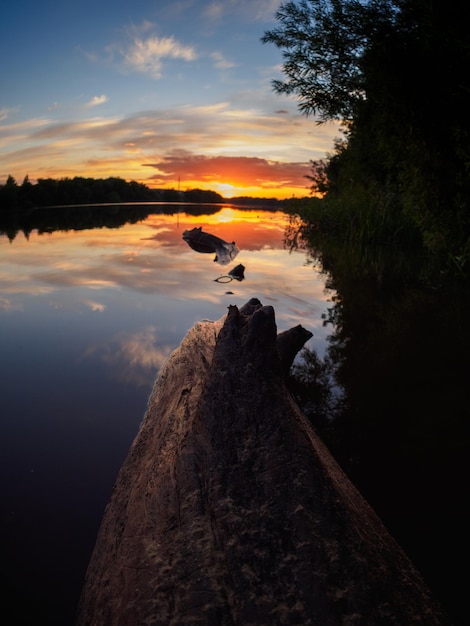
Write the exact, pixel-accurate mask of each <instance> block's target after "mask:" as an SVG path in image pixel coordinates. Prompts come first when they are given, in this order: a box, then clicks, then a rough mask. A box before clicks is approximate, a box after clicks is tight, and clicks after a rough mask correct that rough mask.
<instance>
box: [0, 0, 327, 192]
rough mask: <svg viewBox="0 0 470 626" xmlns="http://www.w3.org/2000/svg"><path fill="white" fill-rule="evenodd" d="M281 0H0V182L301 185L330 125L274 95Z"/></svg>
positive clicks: (252, 188)
mask: <svg viewBox="0 0 470 626" xmlns="http://www.w3.org/2000/svg"><path fill="white" fill-rule="evenodd" d="M279 5H280V2H279V0H224V1H223V2H222V1H204V0H181V1H178V0H177V1H158V0H153V1H150V0H135V1H134V2H130V1H128V0H127V1H126V0H113V2H110V1H108V0H95V1H92V0H82V1H81V2H80V3H77V2H71V1H68V0H61V1H60V2H59V1H58V0H52V1H50V2H48V3H39V2H37V0H36V1H34V2H33V1H32V0H16V1H15V3H9V4H7V5H5V6H3V7H2V20H1V23H0V53H1V58H2V59H3V60H4V63H3V66H2V74H1V89H0V183H3V182H4V181H5V179H6V177H7V176H8V175H12V176H14V177H15V179H16V180H17V182H18V183H21V182H22V180H23V178H24V177H25V176H26V175H28V176H29V178H30V180H31V181H32V182H35V181H36V180H37V179H38V178H48V177H52V178H62V177H66V176H68V177H73V176H91V177H94V178H105V177H108V176H120V177H122V178H124V179H126V180H137V181H139V182H142V183H144V184H147V185H148V186H150V187H160V188H176V187H177V186H178V185H180V186H181V188H182V189H184V188H193V187H200V188H205V189H213V190H215V191H219V192H220V193H222V195H224V196H225V197H230V196H233V195H254V196H266V197H288V196H291V195H297V196H301V195H307V194H308V189H307V188H308V181H307V180H306V179H305V175H306V174H308V173H309V172H310V167H309V162H310V160H314V159H318V158H321V157H323V156H324V155H325V154H326V153H327V152H329V151H330V150H331V149H332V147H333V140H334V138H335V137H336V136H337V135H338V130H337V128H336V126H334V125H332V124H331V125H322V126H318V125H317V124H316V122H315V119H314V118H305V117H304V116H302V115H300V114H299V112H298V109H297V106H296V102H295V99H294V98H288V97H285V96H278V95H276V94H275V93H274V92H273V90H272V80H273V79H274V78H282V73H281V66H282V57H281V53H280V51H279V50H277V49H276V48H275V47H274V46H272V45H266V44H262V43H261V41H260V39H261V37H262V35H263V33H264V32H265V31H266V30H267V29H269V28H272V27H273V26H274V25H275V12H276V10H277V8H278V7H279Z"/></svg>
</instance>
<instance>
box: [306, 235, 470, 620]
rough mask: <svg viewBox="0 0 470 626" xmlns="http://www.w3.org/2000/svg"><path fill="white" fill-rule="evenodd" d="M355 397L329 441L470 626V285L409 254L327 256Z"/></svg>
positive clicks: (342, 375)
mask: <svg viewBox="0 0 470 626" xmlns="http://www.w3.org/2000/svg"><path fill="white" fill-rule="evenodd" d="M319 256H320V257H321V262H322V265H323V267H324V268H325V269H326V270H328V281H327V284H328V285H329V286H330V287H331V288H332V290H333V292H334V294H335V295H334V303H333V304H332V306H331V308H330V310H329V316H328V318H329V319H330V320H331V322H332V334H331V336H330V337H329V348H328V350H327V354H328V357H329V358H330V359H331V362H332V363H334V368H335V370H336V377H337V379H338V381H339V383H340V384H341V387H342V389H343V392H344V395H343V396H342V398H341V401H340V402H339V403H337V406H336V407H334V408H335V411H334V413H335V415H336V417H335V419H333V420H331V419H321V413H320V414H318V413H317V414H316V415H312V421H313V422H314V423H316V425H317V428H318V430H319V432H320V433H321V435H322V438H323V439H324V440H325V441H326V443H327V444H328V446H329V448H330V450H331V451H333V453H334V455H335V456H336V458H337V459H338V460H339V461H340V463H341V465H342V466H343V468H344V469H345V470H346V471H347V473H348V474H349V476H350V477H351V478H352V480H353V482H354V483H355V484H356V485H357V486H358V487H359V489H360V490H361V492H362V493H363V495H364V496H365V497H366V499H367V500H368V501H369V503H370V504H371V505H372V506H373V508H374V509H375V510H376V511H377V513H378V514H379V515H380V517H381V518H382V520H383V521H384V522H385V525H386V526H387V528H388V530H389V531H390V532H391V533H392V534H393V535H394V536H395V537H396V539H397V540H398V542H399V543H400V544H401V545H402V547H403V548H404V549H405V550H406V552H407V553H408V555H409V556H410V557H411V558H412V560H413V561H414V563H415V564H416V565H417V567H418V569H419V570H420V571H421V573H422V574H423V576H424V578H425V580H426V582H427V584H428V586H429V587H430V588H431V589H432V590H433V592H434V594H435V595H436V597H437V598H438V599H439V600H440V602H441V603H442V604H443V606H444V607H445V609H446V611H447V613H448V614H449V616H450V617H451V619H452V620H453V623H454V624H455V625H456V626H457V625H462V626H463V625H464V624H467V623H468V600H467V583H468V576H466V574H465V572H466V569H467V563H468V557H469V538H468V527H469V514H468V496H467V494H468V485H467V482H468V476H469V469H470V467H469V465H470V464H469V446H470V385H469V382H470V379H469V373H468V372H469V369H468V355H469V354H470V326H469V320H470V287H469V285H468V284H467V283H465V282H459V281H458V280H456V278H455V277H453V276H450V275H448V276H446V275H445V274H444V273H443V272H441V271H436V270H435V269H433V267H432V266H433V259H422V258H421V259H417V258H414V257H413V256H411V255H408V256H404V255H403V254H402V253H401V252H399V251H397V250H387V249H380V250H375V251H374V252H372V251H371V250H366V249H362V250H361V249H360V247H359V246H356V249H354V248H353V249H349V250H344V249H340V250H338V249H336V250H335V249H334V247H333V246H331V245H330V244H328V242H326V243H325V242H324V245H323V249H322V251H321V252H320V253H319Z"/></svg>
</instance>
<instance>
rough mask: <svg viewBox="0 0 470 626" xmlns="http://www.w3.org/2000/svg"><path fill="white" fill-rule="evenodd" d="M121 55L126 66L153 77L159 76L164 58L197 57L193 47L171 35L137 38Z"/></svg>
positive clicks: (184, 59)
mask: <svg viewBox="0 0 470 626" xmlns="http://www.w3.org/2000/svg"><path fill="white" fill-rule="evenodd" d="M123 56H124V61H125V63H126V65H127V66H128V67H131V68H133V69H136V70H137V71H139V72H143V73H146V74H150V75H151V76H153V78H161V75H162V67H163V61H164V59H182V60H183V61H194V60H195V59H196V58H197V54H196V51H195V50H194V48H192V47H191V46H185V45H183V44H181V43H179V42H178V41H176V39H175V38H174V37H173V36H171V37H156V36H155V37H149V38H147V39H140V38H137V39H135V40H134V42H133V44H132V45H131V46H130V47H129V48H128V49H127V50H126V51H125V52H124V53H123Z"/></svg>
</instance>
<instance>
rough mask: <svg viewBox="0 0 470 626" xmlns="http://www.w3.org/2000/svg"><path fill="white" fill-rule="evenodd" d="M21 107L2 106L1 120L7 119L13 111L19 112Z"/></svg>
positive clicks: (0, 110)
mask: <svg viewBox="0 0 470 626" xmlns="http://www.w3.org/2000/svg"><path fill="white" fill-rule="evenodd" d="M19 109H20V107H2V108H0V122H1V121H2V120H6V119H7V117H8V116H9V115H10V114H11V113H17V112H18V111H19Z"/></svg>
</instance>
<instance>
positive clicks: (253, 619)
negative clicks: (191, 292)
mask: <svg viewBox="0 0 470 626" xmlns="http://www.w3.org/2000/svg"><path fill="white" fill-rule="evenodd" d="M276 338H277V330H276V324H275V318H274V311H273V309H272V308H271V307H263V306H261V304H260V303H259V302H258V301H256V300H253V301H250V302H249V303H248V304H247V305H245V307H243V308H242V309H240V310H238V309H237V308H236V307H230V308H229V312H228V314H227V316H226V318H225V319H224V320H221V321H219V322H204V323H200V324H197V325H196V326H195V327H194V328H193V329H191V330H190V331H189V333H188V335H187V336H186V338H185V339H184V340H183V342H182V343H181V345H180V347H179V348H178V349H177V350H175V351H174V352H173V354H172V355H171V356H170V358H169V360H168V362H167V363H166V365H165V366H164V368H163V369H162V371H161V373H160V375H159V377H158V379H157V381H156V384H155V386H154V389H153V391H152V394H151V397H150V400H149V405H148V410H147V413H146V416H145V419H144V421H143V423H142V425H141V428H140V430H139V433H138V435H137V437H136V439H135V441H134V443H133V445H132V447H131V449H130V451H129V454H128V456H127V458H126V460H125V462H124V464H123V466H122V468H121V471H120V473H119V476H118V478H117V481H116V485H115V488H114V491H113V494H112V497H111V501H110V503H109V504H108V506H107V508H106V511H105V514H104V518H103V522H102V525H101V529H100V532H99V536H98V539H97V543H96V547H95V550H94V552H93V555H92V558H91V561H90V564H89V568H88V571H87V575H86V580H85V583H84V587H83V593H82V598H81V602H80V607H79V615H78V621H77V624H78V626H107V625H108V626H118V625H119V626H143V625H154V626H180V625H182V624H191V625H192V624H199V625H204V626H212V625H213V626H228V625H231V626H232V625H237V626H260V625H265V624H266V625H271V624H274V625H277V624H297V625H302V626H303V625H309V624H312V625H313V624H315V625H316V626H339V625H342V626H346V625H360V626H378V625H380V626H382V625H392V624H393V625H400V626H410V625H413V624H421V625H426V626H431V625H438V624H439V625H441V626H442V625H444V624H448V622H447V620H446V618H445V616H444V615H443V614H442V613H441V611H440V609H439V607H438V606H437V605H436V604H435V603H434V601H433V599H432V597H431V594H430V592H429V590H428V589H427V587H426V586H425V584H424V582H423V580H422V578H421V577H420V575H419V573H418V572H417V571H416V569H415V568H414V566H413V565H412V563H411V562H410V560H409V559H408V558H407V556H406V555H405V554H404V552H403V551H402V550H401V548H400V547H399V546H398V545H397V543H396V542H395V541H394V539H393V538H392V537H391V536H390V535H389V534H388V532H387V531H386V530H385V528H384V526H383V525H382V523H381V522H380V520H379V519H378V517H377V516H376V514H375V513H374V512H373V511H372V509H371V508H370V506H369V505H368V504H367V503H366V502H365V501H364V499H363V498H362V496H361V495H360V494H359V492H358V491H357V490H356V489H355V488H354V486H353V485H352V484H351V483H350V481H349V480H348V479H347V477H346V476H345V474H344V473H343V472H342V471H341V469H340V468H339V467H338V465H337V464H336V462H335V461H334V460H333V458H332V457H331V455H330V454H329V452H328V450H327V449H326V448H325V446H324V445H323V444H322V442H321V441H320V439H319V438H318V436H317V435H316V433H315V432H314V430H313V429H312V427H311V426H310V424H309V423H308V422H307V420H306V418H305V417H304V415H303V414H302V413H301V411H300V410H299V408H298V407H297V405H296V404H295V402H294V401H293V399H292V398H291V396H290V394H289V393H288V391H287V389H286V387H285V384H284V377H283V368H282V366H281V360H280V358H279V354H278V350H277V339H276ZM289 354H290V352H289ZM289 358H290V357H289Z"/></svg>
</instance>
